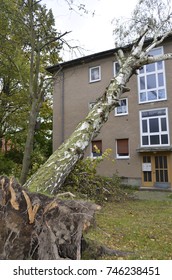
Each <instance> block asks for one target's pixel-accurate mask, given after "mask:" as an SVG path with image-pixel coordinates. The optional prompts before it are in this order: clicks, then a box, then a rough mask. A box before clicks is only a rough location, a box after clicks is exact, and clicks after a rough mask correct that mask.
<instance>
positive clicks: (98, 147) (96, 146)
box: [91, 140, 102, 157]
mask: <svg viewBox="0 0 172 280" xmlns="http://www.w3.org/2000/svg"><path fill="white" fill-rule="evenodd" d="M91 146H92V147H91V154H92V156H93V157H100V156H101V155H102V140H94V141H92V142H91Z"/></svg>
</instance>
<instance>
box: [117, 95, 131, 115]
mask: <svg viewBox="0 0 172 280" xmlns="http://www.w3.org/2000/svg"><path fill="white" fill-rule="evenodd" d="M122 100H126V106H121V104H120V102H121V101H122ZM120 107H126V112H124V113H123V112H121V113H119V112H118V109H119V108H120ZM125 115H128V98H127V97H125V98H121V99H120V100H119V106H117V107H116V108H115V116H125Z"/></svg>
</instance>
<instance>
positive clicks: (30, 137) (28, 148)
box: [20, 99, 38, 185]
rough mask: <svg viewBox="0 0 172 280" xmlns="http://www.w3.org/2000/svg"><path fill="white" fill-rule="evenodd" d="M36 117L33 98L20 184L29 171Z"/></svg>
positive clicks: (24, 180) (36, 109)
mask: <svg viewBox="0 0 172 280" xmlns="http://www.w3.org/2000/svg"><path fill="white" fill-rule="evenodd" d="M37 117H38V104H37V100H36V99H35V100H33V102H32V106H31V110H30V117H29V124H28V133H27V138H26V143H25V149H24V155H23V164H22V171H21V177H20V183H21V184H22V185H23V184H24V183H25V182H26V180H27V176H28V172H29V168H30V163H31V155H32V152H33V143H34V134H35V126H36V122H37Z"/></svg>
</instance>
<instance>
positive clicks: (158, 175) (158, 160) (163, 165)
mask: <svg viewBox="0 0 172 280" xmlns="http://www.w3.org/2000/svg"><path fill="white" fill-rule="evenodd" d="M170 181H171V180H170V174H169V156H168V155H167V154H158V153H156V154H147V155H143V157H142V185H143V186H144V187H157V188H169V187H170V186H171V184H170Z"/></svg>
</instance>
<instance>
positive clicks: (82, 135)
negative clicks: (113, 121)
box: [25, 29, 172, 194]
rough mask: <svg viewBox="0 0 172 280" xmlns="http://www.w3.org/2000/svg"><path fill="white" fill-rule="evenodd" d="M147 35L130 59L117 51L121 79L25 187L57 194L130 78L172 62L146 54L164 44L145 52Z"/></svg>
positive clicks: (154, 44) (116, 103)
mask: <svg viewBox="0 0 172 280" xmlns="http://www.w3.org/2000/svg"><path fill="white" fill-rule="evenodd" d="M146 32H147V29H145V31H143V34H142V36H140V38H139V40H138V41H137V42H136V43H135V44H134V45H133V47H132V49H131V52H130V54H129V55H125V54H124V53H123V51H122V50H120V51H118V60H119V63H120V66H121V67H120V71H119V73H118V75H117V76H116V77H114V78H113V79H112V80H111V81H110V84H109V86H108V87H107V89H106V90H105V92H104V94H103V96H102V97H101V98H99V99H98V101H97V103H96V104H95V105H94V106H93V108H92V110H91V111H90V112H89V114H88V115H87V117H86V118H85V119H84V120H83V121H82V122H80V123H79V125H78V126H77V128H76V129H75V131H74V132H73V133H72V135H71V136H70V137H69V138H68V139H67V140H66V141H65V143H63V144H62V145H61V146H60V147H59V149H58V150H56V151H55V152H54V153H53V154H52V155H51V156H50V158H49V159H48V160H47V162H46V163H45V164H44V165H43V166H42V167H41V168H40V169H39V170H38V171H37V172H36V173H35V174H34V175H33V176H32V177H31V178H30V179H29V180H28V181H27V182H26V184H25V187H28V188H29V189H30V190H31V191H36V192H41V193H47V194H48V193H49V194H55V193H57V192H58V191H59V190H60V188H61V187H62V185H63V183H64V181H65V179H66V177H67V176H68V175H69V173H70V172H71V171H72V169H73V168H74V166H75V164H76V163H77V161H78V160H79V159H81V158H82V157H83V155H84V151H85V150H86V148H87V147H88V145H89V144H90V142H91V141H92V140H93V139H94V138H95V137H96V136H97V135H98V133H99V131H100V129H101V127H102V126H103V124H104V123H105V122H106V121H107V120H108V116H109V113H110V112H111V111H112V110H113V109H114V108H115V106H117V105H118V100H119V98H120V96H121V94H122V93H123V92H125V91H129V89H127V88H126V84H127V82H128V81H129V79H130V77H131V76H132V75H133V74H134V73H135V72H136V70H137V69H139V68H140V67H141V66H143V65H144V64H148V63H152V62H155V61H159V60H168V59H171V58H172V53H170V54H165V55H163V56H159V57H150V56H148V52H147V50H148V49H149V51H150V50H151V49H152V48H154V47H155V46H156V45H158V44H159V42H160V43H161V41H160V40H159V41H158V39H157V40H156V41H155V39H154V40H153V42H152V43H151V44H150V45H149V46H148V47H147V48H146V49H143V47H144V41H145V35H146Z"/></svg>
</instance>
